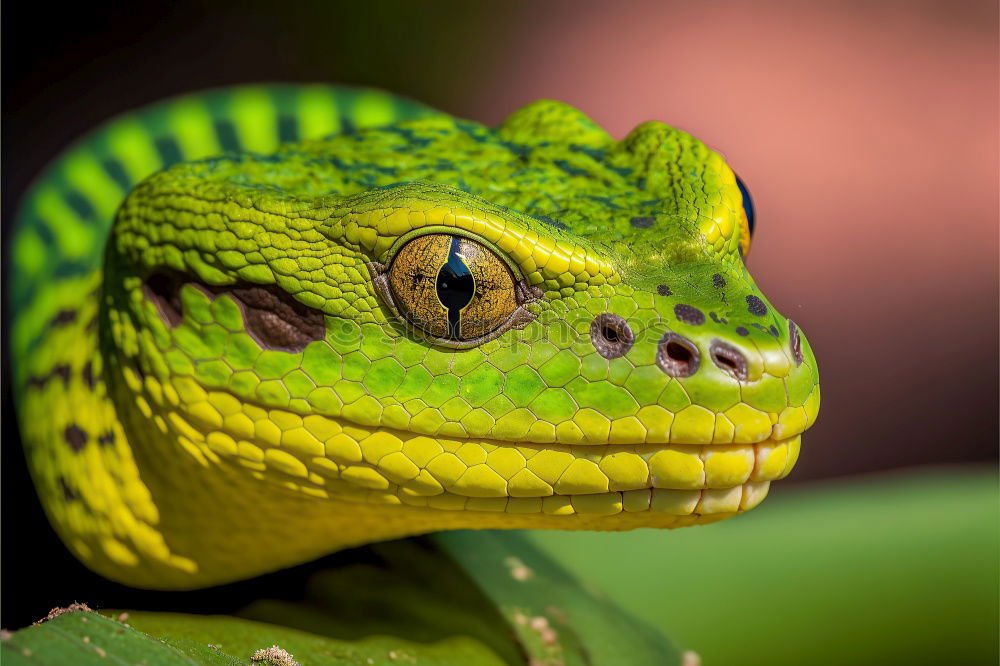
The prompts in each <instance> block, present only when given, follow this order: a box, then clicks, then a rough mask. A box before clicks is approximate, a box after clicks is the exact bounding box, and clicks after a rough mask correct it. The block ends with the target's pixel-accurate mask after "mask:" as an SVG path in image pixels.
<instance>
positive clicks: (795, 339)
mask: <svg viewBox="0 0 1000 666" xmlns="http://www.w3.org/2000/svg"><path fill="white" fill-rule="evenodd" d="M788 344H789V346H790V347H791V348H792V356H794V357H795V365H802V338H801V337H800V336H799V327H798V326H796V325H795V322H794V321H792V320H791V319H789V320H788Z"/></svg>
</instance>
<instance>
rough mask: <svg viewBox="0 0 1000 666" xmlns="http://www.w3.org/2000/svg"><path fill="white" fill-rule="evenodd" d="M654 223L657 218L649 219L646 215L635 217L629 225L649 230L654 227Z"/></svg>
mask: <svg viewBox="0 0 1000 666" xmlns="http://www.w3.org/2000/svg"><path fill="white" fill-rule="evenodd" d="M654 222H656V218H655V217H648V216H645V215H641V216H637V217H633V218H632V219H631V220H629V221H628V223H629V224H631V225H632V226H633V227H635V228H636V229H649V228H650V227H652V226H653V223H654Z"/></svg>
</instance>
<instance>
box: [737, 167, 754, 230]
mask: <svg viewBox="0 0 1000 666" xmlns="http://www.w3.org/2000/svg"><path fill="white" fill-rule="evenodd" d="M736 186H737V187H739V188H740V194H741V195H743V211H744V212H745V213H746V214H747V225H748V226H749V227H750V235H751V236H753V227H754V222H755V220H754V212H753V199H751V198H750V190H748V189H747V186H746V185H744V184H743V181H742V180H740V177H739V176H736Z"/></svg>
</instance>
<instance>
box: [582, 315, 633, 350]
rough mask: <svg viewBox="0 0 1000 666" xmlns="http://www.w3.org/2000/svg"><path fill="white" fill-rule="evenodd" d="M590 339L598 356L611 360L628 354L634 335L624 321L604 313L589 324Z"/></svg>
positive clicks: (616, 316)
mask: <svg viewBox="0 0 1000 666" xmlns="http://www.w3.org/2000/svg"><path fill="white" fill-rule="evenodd" d="M590 339H591V341H592V342H593V343H594V348H595V349H596V350H597V353H598V354H600V355H601V356H603V357H604V358H607V359H611V358H618V357H619V356H624V355H625V354H626V353H628V350H629V349H631V348H632V343H634V342H635V335H634V334H633V333H632V329H631V328H630V327H629V325H628V323H627V322H626V321H625V320H624V319H622V318H621V317H619V316H618V315H616V314H611V313H608V312H606V313H604V314H602V315H598V316H596V317H594V321H592V322H590Z"/></svg>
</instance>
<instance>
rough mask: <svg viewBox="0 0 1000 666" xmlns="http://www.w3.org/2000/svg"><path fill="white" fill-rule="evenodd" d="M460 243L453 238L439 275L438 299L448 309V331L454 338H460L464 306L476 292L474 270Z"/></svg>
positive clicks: (456, 238)
mask: <svg viewBox="0 0 1000 666" xmlns="http://www.w3.org/2000/svg"><path fill="white" fill-rule="evenodd" d="M460 243H461V241H460V240H459V239H458V237H454V238H452V239H451V249H450V251H449V252H448V261H446V262H445V263H444V265H443V266H441V270H439V271H438V275H437V296H438V300H439V301H441V305H443V306H444V307H445V309H446V310H448V333H449V335H450V336H451V337H452V338H454V339H458V338H459V326H460V324H461V319H462V308H464V307H465V306H466V305H468V304H469V303H471V302H472V297H473V296H475V293H476V281H475V279H474V278H473V277H472V271H470V270H469V267H468V266H467V265H466V264H465V260H464V259H463V257H462V255H461V254H459V247H460Z"/></svg>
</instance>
